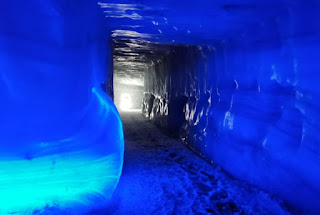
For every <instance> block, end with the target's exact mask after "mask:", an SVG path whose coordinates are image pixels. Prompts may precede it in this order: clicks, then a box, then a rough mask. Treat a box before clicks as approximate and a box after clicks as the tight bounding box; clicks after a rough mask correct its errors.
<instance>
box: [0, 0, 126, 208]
mask: <svg viewBox="0 0 320 215" xmlns="http://www.w3.org/2000/svg"><path fill="white" fill-rule="evenodd" d="M104 22H105V17H104V15H103V12H102V11H101V10H100V8H99V6H98V5H97V2H95V1H90V0H88V1H80V2H79V1H75V0H68V1H59V0H58V1H56V0H52V1H51V0H47V1H43V0H32V1H28V2H25V1H20V0H18V1H6V2H1V3H0V44H1V45H0V98H1V105H0V119H1V120H0V143H1V144H0V147H1V150H0V169H1V174H0V187H1V193H0V200H1V201H0V214H13V213H18V214H36V213H37V214H38V213H43V214H48V213H50V214H65V213H68V214H84V213H86V212H87V211H90V210H91V209H93V208H96V207H99V206H101V204H105V203H106V201H107V200H108V199H109V198H110V197H111V195H112V193H113V191H114V189H115V187H116V185H117V183H118V180H119V177H120V174H121V170H122V161H123V142H124V140H123V131H122V124H121V120H120V117H119V115H118V112H117V110H116V108H115V106H114V104H113V102H112V100H111V99H110V98H109V97H108V96H107V95H106V94H105V92H103V89H102V88H101V86H102V85H101V84H102V83H103V82H104V81H105V79H106V77H107V76H108V74H110V71H109V70H108V66H109V62H110V61H111V60H112V56H111V49H110V47H109V43H108V40H107V36H106V35H107V33H108V32H106V30H105V28H104V24H105V23H104ZM107 59H110V60H107ZM103 88H104V90H105V87H103Z"/></svg>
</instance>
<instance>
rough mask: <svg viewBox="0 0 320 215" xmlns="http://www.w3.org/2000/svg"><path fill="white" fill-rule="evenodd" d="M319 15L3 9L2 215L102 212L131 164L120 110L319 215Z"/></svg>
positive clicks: (71, 2) (181, 4) (191, 9)
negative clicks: (135, 112)
mask: <svg viewBox="0 0 320 215" xmlns="http://www.w3.org/2000/svg"><path fill="white" fill-rule="evenodd" d="M319 12H320V2H319V1H318V0H308V1H303V0H270V1H258V0H216V1H210V0H198V1H191V0H185V1H177V0H176V1H172V0H171V1H170V0H159V1H144V0H104V1H101V2H98V1H95V0H83V1H76V0H46V1H43V0H30V1H28V2H26V1H21V0H17V1H3V2H1V3H0V20H1V21H0V95H1V105H0V119H1V120H0V142H1V150H0V155H1V157H0V214H64V213H65V211H68V214H69V213H70V214H85V213H87V212H88V211H90V210H93V209H95V208H97V207H99V206H101V205H104V204H105V202H106V201H108V199H110V198H111V196H112V193H113V191H114V190H115V188H116V186H117V183H118V180H119V178H120V175H121V170H122V164H123V151H124V139H123V130H122V123H121V120H120V117H119V114H118V111H117V109H116V106H115V105H114V103H115V104H116V105H117V107H118V108H119V109H123V110H128V109H140V110H142V113H143V115H145V116H146V117H148V118H150V120H152V121H153V122H154V123H155V124H156V125H157V126H158V127H159V128H161V129H163V130H164V131H166V132H168V133H170V134H171V135H173V136H175V137H177V138H180V139H181V140H182V142H184V143H185V144H187V145H188V146H189V147H190V148H191V149H193V150H194V152H195V153H197V154H199V155H200V156H202V157H203V158H204V159H207V160H208V161H210V162H212V163H214V164H216V165H219V166H221V168H223V169H224V170H225V171H226V172H228V173H230V174H231V175H232V176H233V177H235V178H238V179H240V180H244V181H247V182H248V183H250V184H252V185H254V186H258V187H260V188H262V189H264V190H266V191H268V192H270V193H272V194H274V195H276V196H279V197H280V198H282V199H284V200H285V201H286V202H287V203H288V204H290V205H292V206H294V207H296V208H298V209H299V210H301V211H302V212H303V213H306V214H320V204H319V199H320V138H319V135H318V134H317V132H318V130H319V129H320V114H319V110H320V109H319V108H320V102H319V101H320V87H319V82H320V64H319V62H318V61H319V56H320V53H319V48H320V19H318V18H317V17H318V13H319ZM141 104H142V105H141ZM141 135H143V134H141ZM48 211H49V212H48Z"/></svg>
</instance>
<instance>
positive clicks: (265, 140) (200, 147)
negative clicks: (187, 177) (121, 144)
mask: <svg viewBox="0 0 320 215" xmlns="http://www.w3.org/2000/svg"><path fill="white" fill-rule="evenodd" d="M319 38H320V37H319V34H318V33H312V34H311V33H310V34H306V35H296V36H295V37H292V38H291V37H290V38H289V37H285V36H283V37H279V38H277V39H275V40H265V41H245V42H243V41H239V40H230V41H229V42H223V43H220V44H216V45H214V46H211V47H210V46H176V47H175V48H174V51H172V53H171V54H168V55H167V56H166V57H165V58H164V60H162V61H160V62H159V63H158V65H155V66H152V67H150V68H149V72H147V73H146V78H145V81H146V96H145V100H144V104H145V105H144V110H143V112H144V113H145V115H147V116H148V117H150V118H151V119H153V120H154V121H155V123H156V124H158V125H159V126H160V127H162V128H164V129H165V130H167V131H169V132H171V133H172V134H174V135H179V136H180V138H181V139H182V140H183V141H184V142H185V143H186V144H188V145H189V146H190V147H191V148H192V149H193V150H195V151H196V152H197V153H199V154H200V155H202V156H204V157H205V158H206V159H208V160H209V161H212V162H213V163H215V164H218V165H220V166H222V167H223V168H224V169H225V170H226V171H228V172H229V173H231V174H232V175H234V176H236V177H237V178H240V179H243V180H246V181H248V182H250V183H252V184H254V185H258V186H260V187H262V188H264V189H266V190H269V191H270V192H271V193H275V194H277V195H278V196H280V197H281V198H283V199H285V200H286V201H287V202H289V203H290V204H292V205H294V207H298V208H300V209H301V210H302V211H304V212H306V211H307V212H311V213H313V214H318V213H319V212H320V207H319V204H318V202H319V198H320V172H319V170H320V160H319V156H320V145H319V137H318V134H317V130H318V129H319V128H320V124H319V114H318V113H317V110H318V109H319V107H318V103H319V102H318V101H319V87H318V81H319V80H320V77H319V74H318V72H317V71H319V69H320V66H319V65H318V64H317V58H318V55H319V51H318V50H319V44H320V39H319Z"/></svg>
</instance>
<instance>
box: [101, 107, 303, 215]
mask: <svg viewBox="0 0 320 215" xmlns="http://www.w3.org/2000/svg"><path fill="white" fill-rule="evenodd" d="M120 114H121V119H122V121H123V127H124V134H125V142H126V144H125V156H124V166H123V173H122V175H121V179H120V182H119V184H118V186H117V189H116V190H115V192H114V195H113V197H112V199H111V201H110V202H109V204H108V205H107V206H106V208H105V209H102V210H97V211H95V212H96V214H110V215H112V214H115V215H125V214H133V215H140V214H155V215H161V214H177V215H192V214H239V215H240V214H247V215H249V214H250V215H251V214H252V215H254V214H274V215H290V214H295V211H292V210H290V208H288V207H287V205H286V204H285V202H284V201H282V200H279V199H278V198H276V197H275V196H274V195H272V194H270V193H268V192H265V191H262V190H261V189H258V188H255V187H254V186H251V185H250V184H248V183H246V182H244V181H239V180H237V179H235V178H233V177H232V176H230V175H228V174H226V173H225V171H223V170H221V168H220V167H219V166H212V165H211V164H210V163H209V162H207V161H205V160H204V159H202V158H201V157H200V156H198V155H196V154H195V153H194V152H193V151H192V150H190V148H189V147H187V146H186V145H185V144H181V142H180V141H179V140H177V139H176V138H171V137H168V136H167V135H166V134H164V133H163V132H161V131H159V129H158V128H157V127H156V126H155V125H154V124H153V123H152V122H150V121H149V120H148V119H146V118H144V117H143V116H142V115H141V113H137V112H130V111H127V112H122V113H120ZM141 133H144V134H145V135H140V134H141ZM296 214H299V213H296ZM300 214H301V213H300Z"/></svg>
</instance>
